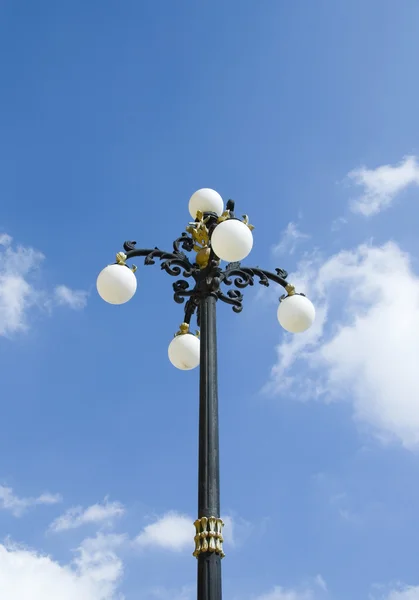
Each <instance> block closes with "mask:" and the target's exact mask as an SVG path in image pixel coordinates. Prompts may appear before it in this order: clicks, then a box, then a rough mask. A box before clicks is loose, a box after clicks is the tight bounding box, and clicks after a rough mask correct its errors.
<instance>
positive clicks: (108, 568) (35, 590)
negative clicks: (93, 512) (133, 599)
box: [0, 535, 124, 600]
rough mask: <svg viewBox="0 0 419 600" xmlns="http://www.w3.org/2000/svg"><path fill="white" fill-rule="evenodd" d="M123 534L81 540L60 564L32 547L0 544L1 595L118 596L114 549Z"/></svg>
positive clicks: (93, 599) (99, 599)
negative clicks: (69, 560)
mask: <svg viewBox="0 0 419 600" xmlns="http://www.w3.org/2000/svg"><path fill="white" fill-rule="evenodd" d="M123 541H124V538H123V536H116V535H112V536H104V535H98V536H97V537H96V538H91V539H87V540H84V541H83V542H82V543H81V545H80V547H79V548H78V549H77V556H76V558H75V560H74V561H73V562H72V563H71V564H69V565H64V566H62V565H60V564H59V563H57V562H55V561H54V560H53V559H52V558H51V557H49V556H45V555H42V554H40V553H38V552H36V551H34V550H31V549H27V548H24V547H20V546H16V545H12V544H7V545H2V544H0V582H1V593H2V598H7V600H23V599H24V598H30V599H31V600H56V598H59V599H60V600H117V599H119V600H122V596H120V595H117V586H118V583H119V581H120V578H121V576H122V572H123V566H122V562H121V560H120V558H119V557H118V556H117V554H116V552H115V549H116V548H117V547H118V546H120V545H121V544H122V543H123Z"/></svg>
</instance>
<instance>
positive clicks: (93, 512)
mask: <svg viewBox="0 0 419 600" xmlns="http://www.w3.org/2000/svg"><path fill="white" fill-rule="evenodd" d="M124 513H125V508H124V506H123V505H122V504H121V503H120V502H108V499H107V498H105V500H104V502H103V504H93V505H92V506H89V507H88V508H86V509H83V507H81V506H75V507H73V508H70V509H69V510H67V511H66V512H65V513H64V514H63V515H61V516H60V517H58V518H57V519H55V521H53V522H52V523H51V525H50V530H51V531H54V532H59V531H67V530H69V529H77V528H78V527H81V526H83V525H87V524H89V523H95V524H98V523H101V524H105V525H110V524H112V522H113V521H114V520H115V519H116V518H118V517H121V516H122V515H123V514H124Z"/></svg>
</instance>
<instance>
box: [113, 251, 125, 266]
mask: <svg viewBox="0 0 419 600" xmlns="http://www.w3.org/2000/svg"><path fill="white" fill-rule="evenodd" d="M126 260H127V255H126V254H124V253H123V252H118V254H117V255H116V262H117V264H118V265H125V261H126Z"/></svg>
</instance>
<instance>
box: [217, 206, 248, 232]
mask: <svg viewBox="0 0 419 600" xmlns="http://www.w3.org/2000/svg"><path fill="white" fill-rule="evenodd" d="M242 218H243V221H242V223H244V224H245V225H246V226H247V227H248V228H249V229H250V231H253V230H254V228H255V227H254V225H251V224H250V223H249V217H248V215H243V217H242ZM228 219H231V212H230V211H229V210H225V211H224V212H223V214H222V215H221V217H218V222H219V223H223V222H224V221H228Z"/></svg>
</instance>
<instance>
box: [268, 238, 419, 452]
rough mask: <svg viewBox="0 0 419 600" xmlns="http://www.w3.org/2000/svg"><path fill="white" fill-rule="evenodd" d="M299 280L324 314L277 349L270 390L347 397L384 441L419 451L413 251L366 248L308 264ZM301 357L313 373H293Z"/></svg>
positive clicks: (418, 304) (418, 317)
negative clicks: (290, 386) (410, 253)
mask: <svg viewBox="0 0 419 600" xmlns="http://www.w3.org/2000/svg"><path fill="white" fill-rule="evenodd" d="M295 279H296V280H297V283H299V284H300V286H299V287H300V289H306V290H307V291H308V293H309V294H311V296H312V297H313V300H314V301H315V303H316V304H317V307H318V317H317V321H316V323H315V325H314V328H313V329H312V330H311V331H309V332H307V334H301V335H298V336H295V337H294V338H292V337H290V336H286V337H285V340H284V341H283V342H282V343H281V344H280V345H279V346H278V349H277V352H278V361H277V364H276V365H275V366H274V368H273V369H272V378H271V382H270V389H271V390H272V389H273V390H275V391H281V390H283V389H284V385H285V384H286V383H287V382H288V383H291V382H292V383H293V385H294V390H295V391H296V394H298V395H299V396H300V397H305V398H306V399H308V398H319V397H323V398H324V399H326V400H340V399H342V398H343V399H346V400H348V401H350V402H352V403H353V411H354V416H355V418H356V419H357V420H358V421H359V422H363V423H365V424H368V425H369V426H370V427H372V428H373V431H374V432H375V434H376V435H377V436H378V437H379V438H380V439H381V440H382V441H390V440H398V441H399V442H401V443H402V444H403V445H404V446H405V447H408V448H417V447H418V446H419V396H418V394H417V390H418V389H419V370H418V369H417V356H419V278H418V277H417V275H416V274H415V273H414V272H413V271H412V268H411V265H410V260H409V256H408V255H407V254H406V253H404V252H402V251H401V249H400V248H399V247H398V246H397V245H396V244H394V243H387V244H385V245H383V246H381V247H374V246H368V245H361V246H359V247H358V248H356V249H354V250H352V251H343V252H340V253H338V254H336V255H334V256H331V257H330V258H329V259H327V260H326V261H324V262H323V263H321V262H320V261H319V259H318V257H316V258H314V259H313V261H311V262H310V261H306V263H305V264H303V265H302V266H301V270H300V272H299V273H297V274H296V277H295ZM291 280H292V281H294V278H291ZM304 282H305V285H303V287H301V283H303V284H304ZM330 313H331V314H332V315H333V323H332V324H331V326H329V327H326V323H327V317H328V314H330ZM301 358H303V359H304V360H305V361H306V365H307V366H308V375H307V377H301V373H300V376H299V377H292V367H293V365H294V363H295V362H296V361H298V360H299V359H301ZM303 381H304V382H305V383H304V384H303V383H302V382H303ZM302 385H304V387H301V386H302Z"/></svg>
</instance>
